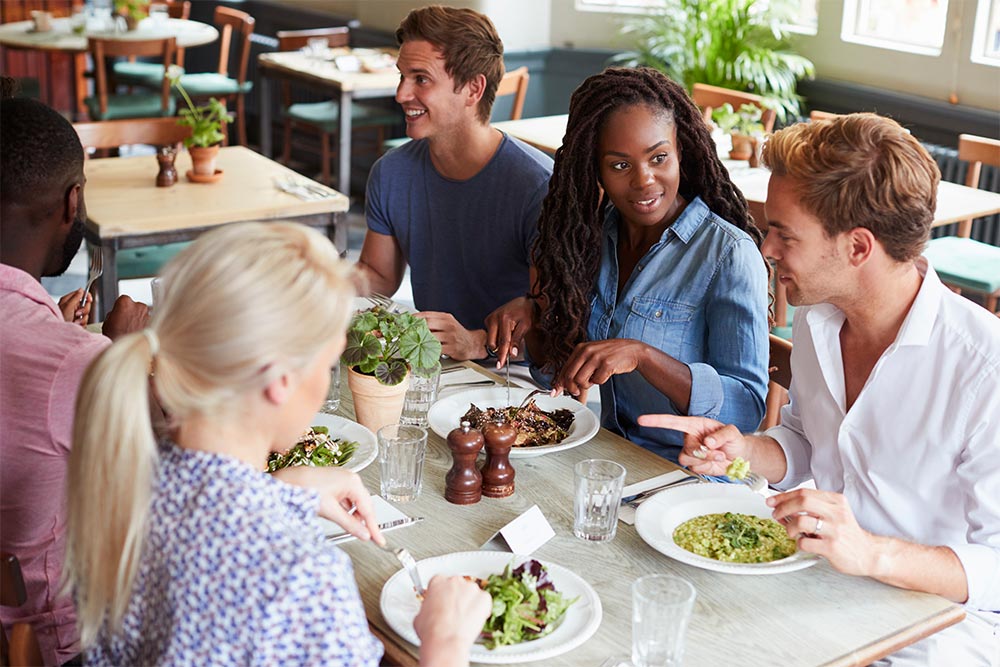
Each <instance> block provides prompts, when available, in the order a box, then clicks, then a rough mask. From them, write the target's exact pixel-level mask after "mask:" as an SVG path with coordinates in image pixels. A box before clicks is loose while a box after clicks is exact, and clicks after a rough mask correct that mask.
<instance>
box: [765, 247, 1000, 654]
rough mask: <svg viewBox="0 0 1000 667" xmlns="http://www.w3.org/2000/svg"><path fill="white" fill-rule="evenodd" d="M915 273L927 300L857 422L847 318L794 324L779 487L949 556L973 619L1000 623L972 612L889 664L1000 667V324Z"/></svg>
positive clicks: (921, 299)
mask: <svg viewBox="0 0 1000 667" xmlns="http://www.w3.org/2000/svg"><path fill="white" fill-rule="evenodd" d="M918 268H919V270H920V272H921V273H922V274H923V275H924V279H923V284H922V286H921V288H920V290H919V292H918V294H917V298H916V299H915V301H914V302H913V306H912V307H911V308H910V312H909V314H908V315H907V316H906V319H905V320H904V321H903V325H902V327H901V328H900V330H899V333H898V335H897V336H896V340H895V341H894V342H893V343H892V344H891V345H890V346H889V347H888V348H887V349H886V350H885V352H884V353H883V354H882V356H881V357H880V358H879V360H878V362H877V363H876V364H875V367H874V368H873V369H872V372H871V375H870V376H869V377H868V380H867V382H866V383H865V385H864V387H863V388H862V390H861V392H860V393H859V394H858V397H857V399H856V400H855V402H854V405H852V406H851V409H850V410H849V411H846V410H845V404H846V401H845V388H844V364H843V358H842V357H841V348H840V329H841V326H842V325H843V323H844V319H845V317H844V313H843V312H842V311H841V310H840V309H838V308H836V307H835V306H832V305H830V304H820V305H816V306H809V307H804V308H801V309H799V311H797V312H796V314H795V323H794V329H793V342H794V345H793V348H792V362H791V363H792V386H791V388H790V390H789V394H790V396H791V402H790V403H789V404H788V405H787V406H785V408H784V409H783V410H782V413H781V425H780V426H777V427H775V428H772V429H770V430H769V431H768V432H767V435H769V436H771V437H773V438H774V439H775V440H777V441H778V443H779V444H780V445H781V448H782V449H783V450H784V452H785V457H786V459H787V461H788V471H787V474H786V476H785V479H783V480H782V481H781V482H780V483H779V484H778V486H779V487H781V488H788V487H791V486H795V485H797V484H800V483H802V482H804V481H806V480H808V479H809V478H810V477H811V478H813V479H815V482H816V488H818V489H822V490H824V491H835V492H838V493H842V494H844V496H846V498H847V501H848V503H849V504H850V506H851V509H852V510H853V512H854V514H855V516H856V517H857V520H858V523H859V524H860V525H861V527H862V528H864V529H865V530H868V531H870V532H872V533H875V534H877V535H886V536H890V537H896V538H900V539H903V540H907V541H910V542H915V543H919V544H924V545H932V546H947V547H949V548H951V549H952V550H953V551H954V552H955V554H956V555H957V556H958V558H959V560H960V561H961V562H962V566H963V568H964V569H965V574H966V578H967V581H968V589H969V600H968V602H967V603H966V609H967V610H969V611H971V610H985V611H987V612H994V613H985V614H975V615H973V614H970V615H969V616H968V620H966V621H965V622H963V623H960V624H959V625H957V626H954V627H952V628H948V629H946V630H944V631H943V632H940V633H938V634H936V635H934V636H932V637H930V638H929V639H928V640H925V641H923V642H920V643H918V644H916V645H914V646H913V647H909V648H908V649H904V651H902V652H900V653H898V654H896V655H894V656H892V659H893V664H942V665H943V664H955V665H958V664H962V665H965V664H969V665H973V664H974V665H979V664H985V665H992V666H996V665H1000V629H998V628H1000V613H996V612H1000V319H998V318H997V317H995V316H993V315H991V314H990V313H988V312H987V311H986V310H985V309H983V308H981V307H980V306H977V305H975V304H973V303H971V302H969V301H968V300H966V299H964V298H962V297H960V296H958V295H956V294H954V293H952V292H951V291H950V290H948V289H947V288H946V287H945V286H944V285H942V283H941V281H940V280H939V279H938V277H937V274H936V273H935V272H934V269H932V268H930V267H929V266H928V264H927V263H926V260H923V259H920V260H919V261H918ZM984 621H985V622H984ZM955 651H960V652H959V653H955ZM963 657H965V658H966V660H967V661H965V662H963V661H962V658H963ZM897 658H899V659H897ZM911 658H912V660H911ZM956 660H957V662H956Z"/></svg>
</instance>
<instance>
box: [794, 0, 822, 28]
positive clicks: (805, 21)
mask: <svg viewBox="0 0 1000 667" xmlns="http://www.w3.org/2000/svg"><path fill="white" fill-rule="evenodd" d="M796 4H797V9H796V11H795V16H793V17H792V20H791V21H789V22H788V25H787V28H788V29H789V30H791V31H792V32H798V33H802V34H805V35H815V34H816V31H817V29H818V28H819V6H818V5H819V0H798V3H796Z"/></svg>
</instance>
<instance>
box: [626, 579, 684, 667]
mask: <svg viewBox="0 0 1000 667" xmlns="http://www.w3.org/2000/svg"><path fill="white" fill-rule="evenodd" d="M695 595H696V593H695V590H694V586H692V585H691V583H690V582H688V581H687V580H686V579H681V578H680V577H674V576H672V575H669V574H650V575H647V576H645V577H640V578H639V579H636V580H635V582H633V584H632V667H680V666H681V664H682V662H683V659H684V634H685V632H687V626H688V622H689V621H690V620H691V610H692V609H693V608H694V599H695Z"/></svg>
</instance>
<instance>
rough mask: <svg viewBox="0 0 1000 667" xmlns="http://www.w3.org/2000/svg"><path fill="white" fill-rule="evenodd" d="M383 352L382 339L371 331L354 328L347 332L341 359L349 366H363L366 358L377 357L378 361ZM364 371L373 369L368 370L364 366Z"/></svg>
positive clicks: (368, 371)
mask: <svg viewBox="0 0 1000 667" xmlns="http://www.w3.org/2000/svg"><path fill="white" fill-rule="evenodd" d="M381 354H382V341H380V340H379V339H378V338H376V337H375V336H373V335H372V334H371V333H370V332H367V331H365V332H361V331H356V330H353V329H352V330H351V331H348V332H347V343H346V345H345V346H344V352H343V354H341V355H340V359H341V361H343V362H344V363H345V364H347V365H348V366H361V365H362V364H363V363H364V361H365V360H366V359H370V358H375V359H376V361H377V360H378V358H379V357H380V356H381ZM362 372H367V373H370V372H371V369H369V370H367V371H366V370H364V368H362Z"/></svg>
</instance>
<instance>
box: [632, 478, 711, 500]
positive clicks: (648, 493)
mask: <svg viewBox="0 0 1000 667" xmlns="http://www.w3.org/2000/svg"><path fill="white" fill-rule="evenodd" d="M700 481H701V480H699V479H698V478H697V477H695V476H694V475H691V476H689V477H684V478H682V479H675V480H673V481H672V482H667V483H666V484H660V485H659V486H654V487H653V488H651V489H646V490H645V491H640V492H639V493H633V494H632V495H630V496H625V497H624V498H622V500H621V504H622V505H631V504H633V503H636V504H639V503H641V502H642V501H643V500H648V499H649V498H651V497H653V496H655V495H656V494H657V493H659V492H660V491H663V490H664V489H669V488H670V487H673V486H681V485H684V484H691V483H693V482H700Z"/></svg>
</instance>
